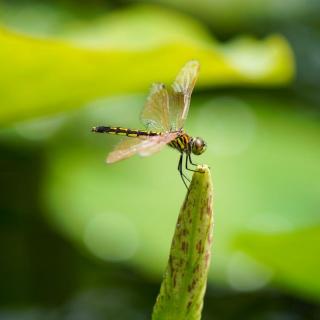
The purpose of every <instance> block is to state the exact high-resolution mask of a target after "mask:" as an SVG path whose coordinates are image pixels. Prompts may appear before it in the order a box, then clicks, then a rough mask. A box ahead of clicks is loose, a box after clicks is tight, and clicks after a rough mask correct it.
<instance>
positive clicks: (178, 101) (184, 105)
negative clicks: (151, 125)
mask: <svg viewBox="0 0 320 320" xmlns="http://www.w3.org/2000/svg"><path fill="white" fill-rule="evenodd" d="M199 69H200V65H199V62H198V61H195V60H192V61H189V62H187V63H186V64H185V65H184V67H183V68H182V69H181V70H180V72H179V74H178V76H177V77H176V79H175V81H174V82H173V84H172V90H170V92H169V104H170V129H171V130H174V131H175V130H180V129H181V128H182V127H183V125H184V122H185V120H186V119H187V116H188V111H189V105H190V99H191V93H192V90H193V88H194V85H195V83H196V80H197V78H198V73H199Z"/></svg>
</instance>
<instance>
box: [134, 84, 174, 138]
mask: <svg viewBox="0 0 320 320" xmlns="http://www.w3.org/2000/svg"><path fill="white" fill-rule="evenodd" d="M169 115H170V113H169V94H168V91H167V89H166V87H165V85H164V84H162V83H154V84H153V85H152V87H151V91H150V94H149V96H148V98H147V102H146V104H145V106H144V108H143V110H142V112H141V114H140V119H141V122H142V123H143V124H144V125H145V127H146V128H147V129H148V130H155V131H161V132H166V131H169V130H170V119H169Z"/></svg>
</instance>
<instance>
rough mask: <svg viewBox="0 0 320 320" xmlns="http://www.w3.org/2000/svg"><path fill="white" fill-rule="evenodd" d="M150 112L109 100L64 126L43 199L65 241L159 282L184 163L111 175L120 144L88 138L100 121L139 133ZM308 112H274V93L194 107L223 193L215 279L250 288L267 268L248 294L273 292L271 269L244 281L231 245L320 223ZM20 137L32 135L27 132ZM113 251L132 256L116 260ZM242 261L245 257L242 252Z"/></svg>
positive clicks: (315, 128)
mask: <svg viewBox="0 0 320 320" xmlns="http://www.w3.org/2000/svg"><path fill="white" fill-rule="evenodd" d="M143 102H144V99H143V97H130V99H129V98H118V99H115V98H112V99H107V100H105V101H103V102H101V103H100V104H97V105H96V106H92V107H91V108H88V109H85V110H83V111H82V112H77V113H76V115H74V116H72V117H70V119H69V120H67V121H65V123H64V124H63V126H62V127H61V128H60V131H59V132H60V133H59V134H58V135H56V137H55V138H54V139H53V141H52V142H51V143H50V144H49V145H48V148H47V153H48V154H47V159H48V164H47V171H46V175H45V176H44V180H43V181H44V184H43V186H42V188H41V190H42V191H43V196H44V199H43V200H44V203H45V205H46V207H47V208H48V217H49V219H50V221H51V222H52V223H53V224H54V225H55V226H56V228H57V230H59V231H60V232H61V233H62V234H64V236H65V237H66V238H68V239H70V240H71V241H72V242H74V243H76V244H78V245H80V246H84V247H86V248H87V249H88V250H89V251H90V252H92V254H94V255H95V256H98V257H99V258H101V259H103V260H106V261H110V260H111V261H113V260H117V261H119V260H121V261H125V262H126V263H128V264H130V265H133V266H135V267H136V268H137V269H140V270H142V272H144V274H148V275H151V276H154V277H157V279H158V278H159V277H160V275H161V274H162V272H163V269H164V267H165V263H166V260H167V252H168V247H169V246H170V240H171V239H170V235H171V234H172V232H173V230H172V229H173V228H172V226H173V225H174V224H175V221H176V216H175V215H174V214H172V212H178V210H179V205H178V204H177V201H176V199H177V198H179V197H180V199H181V201H182V199H183V197H184V187H183V184H182V182H181V180H180V177H179V175H178V172H177V170H176V166H177V161H178V154H177V153H176V152H174V151H172V150H169V148H167V149H165V150H163V151H162V152H161V153H159V154H157V155H155V156H153V157H147V158H143V159H141V158H139V157H133V158H131V159H128V160H126V161H123V162H120V163H117V164H114V165H112V166H107V165H106V164H105V157H106V155H107V153H108V152H109V151H110V150H112V145H114V144H116V143H117V141H118V140H117V138H116V137H113V136H111V137H109V136H104V135H102V136H97V135H93V134H92V133H91V132H90V127H91V126H92V125H96V124H97V123H99V124H100V123H101V121H102V120H101V119H107V120H106V121H103V123H104V122H105V123H106V124H108V123H115V124H116V125H118V124H119V125H124V126H130V125H131V126H133V122H134V121H133V120H132V119H135V118H136V119H137V120H138V114H139V112H140V109H141V107H140V106H141V105H142V104H143ZM287 103H288V102H287ZM128 105H130V108H128ZM293 106H294V107H293ZM304 109H305V108H304V107H303V106H299V107H297V106H296V105H294V104H293V103H291V102H290V103H288V104H287V105H285V104H284V103H279V102H278V103H277V102H275V100H274V99H272V98H270V96H269V94H268V93H265V94H263V95H261V96H260V98H257V97H256V98H254V99H252V98H251V99H249V98H243V97H242V98H240V97H239V96H237V95H236V94H234V95H233V96H220V97H217V96H215V95H212V96H211V97H210V98H209V97H207V98H206V99H204V98H199V97H195V98H194V99H193V100H192V104H191V108H190V117H189V118H188V121H187V124H186V125H187V126H186V130H187V132H189V133H190V134H194V135H200V136H202V137H203V138H205V140H206V142H207V144H208V150H207V151H206V152H205V153H204V154H203V155H201V157H199V159H196V161H197V162H205V163H208V164H210V166H211V168H212V169H213V175H214V180H215V185H216V186H217V187H216V193H217V194H216V199H217V201H216V205H215V209H216V225H218V226H219V227H218V228H217V229H216V232H215V249H214V250H215V251H214V252H215V259H214V261H213V265H212V270H210V278H211V279H214V280H215V281H219V282H224V283H225V284H229V285H231V286H234V283H235V280H236V281H240V280H241V281H242V283H244V284H246V283H245V282H246V281H252V278H253V272H251V271H252V270H253V271H256V270H258V269H259V267H261V268H260V269H259V270H262V269H267V270H262V271H263V272H262V273H261V272H260V273H259V272H257V275H256V277H255V279H256V280H257V281H256V282H255V283H252V282H251V284H250V283H249V284H246V285H245V286H242V288H243V287H245V289H246V290H254V289H257V288H261V287H263V286H264V285H267V284H268V283H269V281H271V280H272V273H273V266H272V265H268V264H262V266H257V268H256V266H255V265H253V264H252V263H251V266H250V269H249V268H248V264H246V265H244V268H243V272H242V273H240V272H239V270H237V269H239V263H238V261H239V259H238V258H239V257H238V251H239V249H235V248H234V247H232V245H231V244H233V243H234V241H235V239H236V238H237V236H238V235H240V234H243V233H244V232H245V231H244V230H248V229H249V230H250V231H254V232H257V233H258V232H260V231H261V232H266V231H267V232H274V231H278V232H282V231H284V230H288V229H289V230H291V231H292V230H297V229H300V228H302V227H303V226H306V225H309V226H311V225H317V224H319V223H320V220H319V214H318V209H317V208H319V205H320V203H319V199H320V193H319V192H320V187H319V179H318V176H319V174H320V167H319V164H318V159H319V156H320V140H319V139H318V137H319V134H320V128H319V125H318V123H317V122H316V121H314V120H313V118H311V117H309V116H308V115H307V114H306V113H305V112H304V111H303V110H304ZM135 125H136V124H135ZM79 128H87V130H82V129H81V130H79ZM75 132H76V133H77V134H75ZM19 134H20V135H26V130H22V129H21V130H19ZM38 135H40V136H41V132H39V133H38ZM29 136H30V134H28V135H26V137H29ZM306 141H307V143H306ZM293 172H294V175H293ZM231 199H232V200H231ZM150 212H152V214H151V215H150ZM111 220H112V221H113V223H112V224H110V223H109V221H111ZM102 224H103V226H104V227H103V228H102V227H101V225H102ZM155 226H156V228H155ZM108 228H111V232H108V231H107V232H106V230H109V229H108ZM104 242H105V243H106V245H105V246H103V243H104ZM110 244H112V247H110ZM309 246H312V243H309ZM101 248H104V249H103V250H102V249H101ZM113 248H121V252H122V253H125V254H123V255H122V256H116V255H115V254H114V250H113ZM241 251H242V252H244V253H246V250H245V248H243V249H242V250H241ZM288 253H289V252H288ZM303 254H304V252H301V255H302V258H303ZM247 255H248V254H247ZM240 258H241V257H240ZM284 258H285V254H284ZM247 260H248V259H247ZM236 262H237V263H236ZM245 262H246V261H245ZM235 267H236V268H235ZM295 267H297V266H293V268H295ZM259 270H258V271H259ZM265 271H266V272H265ZM301 272H303V270H301ZM262 280H263V281H262ZM277 281H278V282H279V283H280V282H281V277H280V276H279V278H278V280H277ZM283 285H286V286H287V288H289V287H290V286H292V288H293V287H294V285H295V284H294V282H292V283H290V284H288V282H283ZM238 287H239V286H238Z"/></svg>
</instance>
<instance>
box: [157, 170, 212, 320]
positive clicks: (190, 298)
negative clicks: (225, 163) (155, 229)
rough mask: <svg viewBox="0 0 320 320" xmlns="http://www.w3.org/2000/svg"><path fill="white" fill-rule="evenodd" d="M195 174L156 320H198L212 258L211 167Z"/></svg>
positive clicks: (162, 285) (170, 259) (175, 241)
mask: <svg viewBox="0 0 320 320" xmlns="http://www.w3.org/2000/svg"><path fill="white" fill-rule="evenodd" d="M197 170H198V171H197V172H195V173H194V174H193V177H192V181H191V184H190V187H189V191H188V193H187V195H186V198H185V200H184V203H183V205H182V208H181V209H180V214H179V217H178V221H177V224H176V229H175V233H174V236H173V239H172V244H171V250H170V256H169V261H168V265H167V269H166V272H165V274H164V278H163V281H162V284H161V288H160V293H159V295H158V298H157V301H156V304H155V306H154V309H153V315H152V319H153V320H171V319H172V320H198V319H200V318H201V311H202V306H203V296H204V293H205V290H206V283H207V274H208V269H209V264H210V258H211V244H212V229H213V214H212V182H211V175H210V170H209V168H208V167H207V166H198V168H197Z"/></svg>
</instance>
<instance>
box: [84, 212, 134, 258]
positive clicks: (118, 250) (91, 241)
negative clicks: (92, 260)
mask: <svg viewBox="0 0 320 320" xmlns="http://www.w3.org/2000/svg"><path fill="white" fill-rule="evenodd" d="M119 234H122V235H123V237H119ZM84 243H85V245H86V247H87V248H88V249H89V250H90V251H91V252H92V253H93V254H94V255H95V256H97V257H99V258H101V259H103V260H107V261H122V260H127V259H129V258H131V257H132V256H133V255H134V254H135V252H136V250H137V248H138V244H139V241H138V232H137V230H136V227H135V226H134V224H133V223H132V222H131V221H130V220H129V219H128V218H126V217H125V216H123V215H121V214H119V213H113V214H111V213H101V214H97V215H95V216H93V217H92V219H90V220H89V222H88V224H87V226H86V228H85V231H84Z"/></svg>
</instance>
